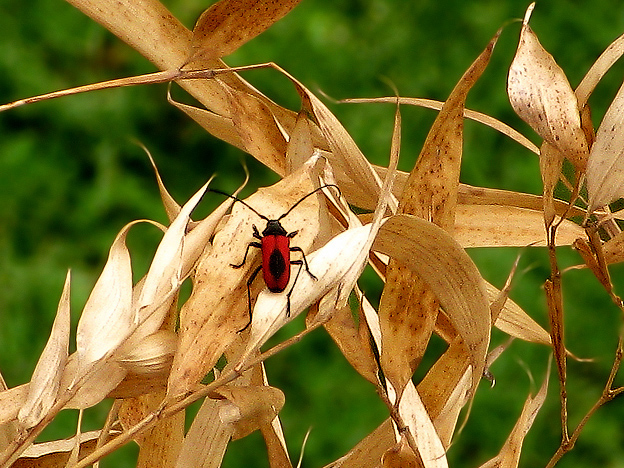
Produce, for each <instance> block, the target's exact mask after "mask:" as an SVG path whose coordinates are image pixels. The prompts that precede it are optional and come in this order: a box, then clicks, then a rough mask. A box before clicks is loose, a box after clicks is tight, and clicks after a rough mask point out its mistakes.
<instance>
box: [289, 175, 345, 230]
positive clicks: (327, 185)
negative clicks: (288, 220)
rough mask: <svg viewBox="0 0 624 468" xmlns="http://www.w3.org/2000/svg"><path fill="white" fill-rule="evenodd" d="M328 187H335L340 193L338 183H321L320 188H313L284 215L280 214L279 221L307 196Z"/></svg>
mask: <svg viewBox="0 0 624 468" xmlns="http://www.w3.org/2000/svg"><path fill="white" fill-rule="evenodd" d="M326 187H335V188H336V189H337V190H338V193H339V194H340V187H338V186H337V185H336V184H325V185H321V186H320V187H319V188H317V189H314V190H312V191H311V192H310V193H308V194H307V195H306V196H305V197H303V198H301V199H300V200H299V201H298V202H297V203H295V204H294V205H293V206H291V207H290V208H289V209H288V211H287V212H286V213H284V214H283V215H282V216H280V217H279V218H277V220H278V221H279V220H280V219H282V218H284V217H286V215H287V214H288V213H290V212H291V211H292V210H294V209H295V208H296V207H297V205H299V203H301V202H302V201H303V200H305V199H306V198H308V197H310V196H312V195H314V194H315V193H316V192H318V191H319V190H322V189H324V188H326Z"/></svg>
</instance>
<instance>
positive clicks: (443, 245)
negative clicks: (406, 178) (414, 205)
mask: <svg viewBox="0 0 624 468" xmlns="http://www.w3.org/2000/svg"><path fill="white" fill-rule="evenodd" d="M373 250H376V251H379V252H381V253H384V254H386V255H389V256H391V257H394V258H398V259H400V260H401V261H402V263H404V264H405V265H408V266H409V268H411V269H413V270H414V271H416V272H417V273H418V274H419V276H420V277H421V278H424V279H426V281H427V284H428V286H429V287H430V288H431V289H432V291H433V292H434V293H435V294H436V296H437V297H438V299H439V300H440V303H441V305H442V307H443V308H444V310H445V313H446V314H447V315H448V316H449V318H450V319H451V322H452V323H453V325H454V326H455V329H456V330H457V333H458V334H459V335H460V336H461V337H462V339H463V341H464V343H465V346H466V350H467V352H468V354H469V361H470V364H471V365H472V366H473V369H474V375H473V382H472V383H473V389H474V388H476V384H477V383H478V381H479V378H480V377H479V376H480V375H481V373H482V371H483V368H484V366H485V356H486V353H487V347H488V345H489V341H490V326H491V323H490V322H491V320H490V308H489V303H488V300H487V293H486V290H485V284H484V281H483V279H482V278H481V274H480V273H479V270H478V269H477V267H476V266H475V264H474V263H473V262H472V260H471V259H470V257H469V256H468V254H467V253H466V252H465V251H464V250H463V249H462V248H461V247H460V246H459V244H457V242H456V241H455V240H454V239H453V238H452V237H451V236H450V235H449V234H448V233H447V232H446V231H444V230H443V229H441V228H439V227H437V226H435V225H434V224H432V223H429V222H427V221H425V220H423V219H420V218H417V217H415V216H410V215H397V216H394V217H391V218H389V219H388V220H387V221H386V222H385V223H384V225H383V226H382V228H381V229H380V231H379V235H378V237H377V239H376V240H375V243H374V244H373Z"/></svg>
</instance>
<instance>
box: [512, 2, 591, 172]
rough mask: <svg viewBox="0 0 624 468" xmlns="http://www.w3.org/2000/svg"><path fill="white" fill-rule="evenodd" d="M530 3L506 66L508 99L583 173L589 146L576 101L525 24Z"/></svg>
mask: <svg viewBox="0 0 624 468" xmlns="http://www.w3.org/2000/svg"><path fill="white" fill-rule="evenodd" d="M534 6H535V4H534V3H532V4H531V5H530V6H529V8H527V11H526V14H525V17H524V21H523V23H522V30H521V32H520V41H519V43H518V49H517V51H516V55H515V57H514V59H513V61H512V63H511V67H510V68H509V76H508V80H507V92H508V94H509V101H510V102H511V106H512V107H513V109H514V110H515V111H516V113H517V114H518V115H519V116H520V117H521V118H522V120H524V121H525V122H526V123H528V124H529V125H530V126H531V127H532V128H533V130H535V131H536V132H537V134H538V135H539V136H540V137H542V138H543V139H544V140H546V141H547V142H548V143H550V144H551V145H553V146H554V147H555V148H557V149H558V150H559V151H560V152H561V153H563V154H564V155H565V157H566V158H568V159H569V160H570V161H571V162H572V163H573V164H574V166H575V167H576V168H577V170H578V171H579V172H581V173H583V172H585V168H586V166H587V156H588V154H589V148H588V146H587V141H586V139H585V134H584V132H583V130H582V129H581V118H580V115H579V109H578V102H577V100H576V96H575V95H574V92H573V91H572V87H571V86H570V83H569V82H568V79H567V78H566V76H565V73H564V72H563V70H562V69H561V68H560V67H559V65H557V63H556V62H555V60H554V58H553V57H552V55H550V54H549V53H548V52H546V50H545V49H544V48H543V47H542V45H541V44H540V42H539V40H538V39H537V36H536V35H535V33H534V32H533V31H532V30H531V28H530V26H529V18H530V16H531V13H532V11H533V7H534Z"/></svg>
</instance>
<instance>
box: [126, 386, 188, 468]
mask: <svg viewBox="0 0 624 468" xmlns="http://www.w3.org/2000/svg"><path fill="white" fill-rule="evenodd" d="M164 396H165V391H164V389H163V391H161V392H156V393H150V394H147V395H141V396H140V397H138V398H137V399H134V400H130V403H131V404H138V405H141V406H143V413H144V417H145V416H147V415H148V414H149V413H151V412H153V411H156V410H157V409H158V408H159V406H160V405H161V403H162V401H163V398H164ZM125 403H126V401H124V404H125ZM183 439H184V412H179V413H177V414H174V415H172V416H170V417H168V418H166V419H163V420H161V421H159V422H158V424H156V425H155V426H154V427H151V428H150V429H149V430H148V431H146V432H144V433H143V434H141V437H140V450H139V457H138V460H137V465H136V466H137V468H171V467H173V466H175V462H176V460H177V459H178V455H179V453H180V449H181V447H182V440H183Z"/></svg>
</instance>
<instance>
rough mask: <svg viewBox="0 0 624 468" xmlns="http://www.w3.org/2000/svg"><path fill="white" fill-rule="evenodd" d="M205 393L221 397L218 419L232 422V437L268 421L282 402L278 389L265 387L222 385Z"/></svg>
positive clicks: (277, 410)
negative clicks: (213, 390) (209, 392)
mask: <svg viewBox="0 0 624 468" xmlns="http://www.w3.org/2000/svg"><path fill="white" fill-rule="evenodd" d="M209 396H210V398H213V399H217V400H222V403H221V406H220V408H219V418H220V419H221V422H222V423H224V424H231V425H233V427H234V433H233V434H232V439H234V440H236V439H240V438H242V437H245V436H247V435H248V434H250V433H251V432H253V431H255V430H257V429H260V428H261V427H262V426H266V425H268V424H270V423H271V421H273V420H274V419H275V417H276V416H277V414H278V413H279V412H280V410H281V409H282V407H283V406H284V402H285V401H286V398H285V397H284V394H283V393H282V391H281V390H280V389H278V388H275V387H269V386H245V387H242V386H238V385H224V386H222V387H219V388H218V389H217V390H216V391H215V392H214V393H212V394H211V395H209Z"/></svg>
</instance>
